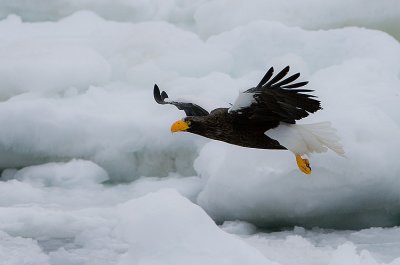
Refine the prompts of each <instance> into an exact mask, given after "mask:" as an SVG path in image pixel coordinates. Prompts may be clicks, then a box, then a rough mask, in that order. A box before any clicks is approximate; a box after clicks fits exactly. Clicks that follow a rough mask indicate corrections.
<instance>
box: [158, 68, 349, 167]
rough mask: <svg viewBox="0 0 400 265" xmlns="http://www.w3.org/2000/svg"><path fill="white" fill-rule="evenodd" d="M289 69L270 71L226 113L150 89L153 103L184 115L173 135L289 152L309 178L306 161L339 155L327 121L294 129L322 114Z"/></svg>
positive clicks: (318, 105) (226, 110)
mask: <svg viewBox="0 0 400 265" xmlns="http://www.w3.org/2000/svg"><path fill="white" fill-rule="evenodd" d="M288 72H289V66H287V67H285V68H284V69H283V70H282V71H280V72H279V73H278V74H276V75H275V76H274V68H273V67H271V68H270V69H269V70H268V71H267V73H266V74H265V75H264V77H263V78H262V79H261V81H260V83H259V84H258V85H257V86H255V87H252V88H250V89H248V90H246V91H243V92H241V93H240V94H239V96H238V97H237V99H236V101H235V103H234V104H233V105H232V106H231V107H230V108H217V109H214V110H212V111H211V112H208V111H207V110H205V109H204V108H202V107H201V106H199V105H198V104H195V103H193V102H189V101H187V100H182V99H181V100H171V99H169V98H168V95H167V93H166V92H165V91H162V92H161V93H160V89H159V88H158V86H157V85H154V99H155V100H156V102H157V103H159V104H171V105H174V106H176V107H177V108H178V109H180V110H183V111H185V113H186V117H185V118H183V119H181V120H178V121H176V122H175V123H173V124H172V126H171V131H172V132H190V133H194V134H198V135H201V136H204V137H207V138H210V139H213V140H218V141H223V142H226V143H230V144H234V145H239V146H243V147H248V148H258V149H278V150H279V149H280V150H289V151H291V152H293V154H294V155H295V157H296V162H297V165H298V167H299V169H300V170H301V171H302V172H303V173H305V174H311V167H310V163H309V160H308V159H307V157H308V156H309V155H310V154H311V153H321V152H326V151H327V150H328V149H331V150H333V151H334V152H336V153H337V154H339V155H344V150H343V147H342V146H341V145H340V143H339V137H338V136H337V135H336V130H335V129H334V128H332V127H331V125H330V123H329V122H321V123H314V124H302V125H300V124H296V121H297V120H300V119H302V118H305V117H307V116H308V115H309V114H310V113H314V112H316V111H318V110H320V109H321V104H320V101H319V100H317V99H315V96H313V95H310V94H309V93H310V92H313V90H310V89H304V88H302V87H304V86H305V85H306V84H307V83H308V82H294V81H296V80H297V79H298V78H299V76H300V73H296V74H293V75H291V76H289V77H287V74H288Z"/></svg>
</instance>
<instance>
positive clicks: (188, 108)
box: [154, 85, 209, 116]
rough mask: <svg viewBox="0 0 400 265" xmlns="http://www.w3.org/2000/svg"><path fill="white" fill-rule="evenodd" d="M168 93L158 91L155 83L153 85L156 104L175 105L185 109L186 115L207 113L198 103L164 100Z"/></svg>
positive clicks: (203, 114)
mask: <svg viewBox="0 0 400 265" xmlns="http://www.w3.org/2000/svg"><path fill="white" fill-rule="evenodd" d="M166 98H168V95H167V93H166V92H165V91H163V92H161V93H160V89H159V88H158V86H157V85H154V99H155V100H156V102H157V103H158V104H171V105H174V106H176V107H177V108H178V109H180V110H183V111H185V113H186V116H207V115H208V114H209V113H208V111H206V110H205V109H203V108H202V107H200V106H199V105H196V104H194V103H186V102H176V101H170V100H168V101H165V99H166Z"/></svg>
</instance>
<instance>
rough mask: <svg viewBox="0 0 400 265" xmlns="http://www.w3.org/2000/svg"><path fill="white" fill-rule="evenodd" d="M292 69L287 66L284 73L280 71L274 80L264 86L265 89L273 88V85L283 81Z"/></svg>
mask: <svg viewBox="0 0 400 265" xmlns="http://www.w3.org/2000/svg"><path fill="white" fill-rule="evenodd" d="M289 69H290V67H289V66H286V67H285V68H283V70H282V71H280V72H279V73H278V74H277V75H276V76H275V77H274V78H272V79H271V80H269V81H268V83H266V84H265V85H263V86H264V87H268V86H271V85H273V84H275V83H276V82H278V81H279V80H281V79H282V78H283V77H284V76H285V75H286V74H287V73H288V72H289Z"/></svg>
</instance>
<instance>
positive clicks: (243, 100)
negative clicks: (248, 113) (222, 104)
mask: <svg viewBox="0 0 400 265" xmlns="http://www.w3.org/2000/svg"><path fill="white" fill-rule="evenodd" d="M254 102H256V100H255V99H254V93H245V92H242V91H241V92H239V96H238V97H237V98H236V100H235V103H233V105H232V106H231V107H230V108H229V110H228V112H231V111H237V110H240V109H242V108H246V107H248V106H250V105H251V104H252V103H254Z"/></svg>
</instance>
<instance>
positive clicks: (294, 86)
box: [282, 81, 308, 88]
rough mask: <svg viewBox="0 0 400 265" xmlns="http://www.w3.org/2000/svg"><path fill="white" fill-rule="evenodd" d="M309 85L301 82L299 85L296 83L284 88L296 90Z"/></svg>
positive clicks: (306, 82)
mask: <svg viewBox="0 0 400 265" xmlns="http://www.w3.org/2000/svg"><path fill="white" fill-rule="evenodd" d="M307 84H308V81H304V82H299V83H294V84H291V85H287V86H283V87H282V88H296V87H302V86H305V85H307Z"/></svg>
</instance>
